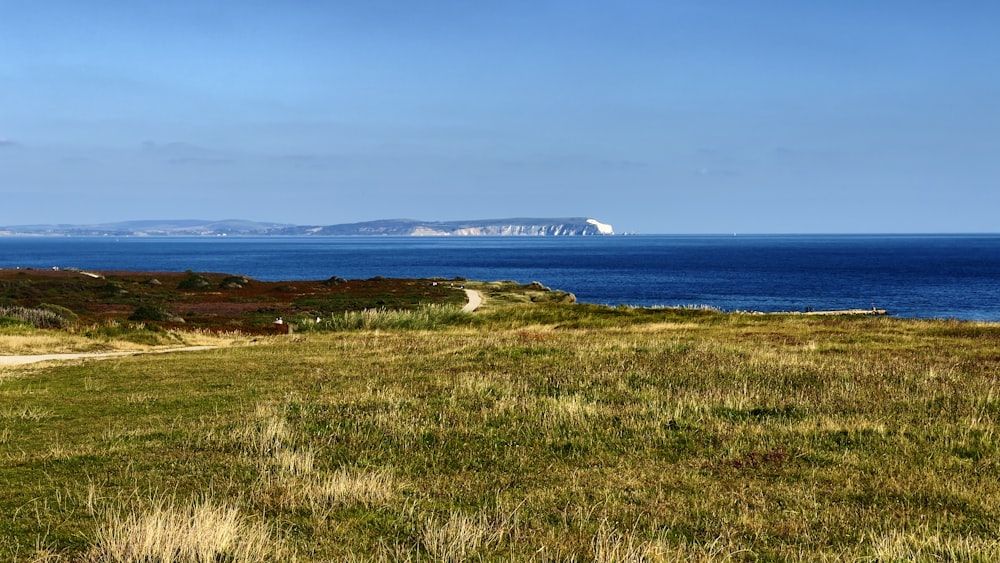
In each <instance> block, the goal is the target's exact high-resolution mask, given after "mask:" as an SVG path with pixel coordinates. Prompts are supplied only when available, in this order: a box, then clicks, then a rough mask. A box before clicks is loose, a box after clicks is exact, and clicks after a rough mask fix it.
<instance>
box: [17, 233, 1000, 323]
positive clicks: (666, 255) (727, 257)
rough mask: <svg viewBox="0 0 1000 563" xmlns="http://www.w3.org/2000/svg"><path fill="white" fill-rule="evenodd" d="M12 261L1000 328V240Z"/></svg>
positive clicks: (98, 241)
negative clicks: (406, 283)
mask: <svg viewBox="0 0 1000 563" xmlns="http://www.w3.org/2000/svg"><path fill="white" fill-rule="evenodd" d="M0 267H4V268H16V267H21V268H28V267H30V268H52V267H60V268H67V267H70V268H72V267H75V268H81V269H86V270H140V271H184V270H195V271H211V272H225V273H232V274H243V275H247V276H250V277H253V278H257V279H261V280H296V279H326V278H329V277H332V276H339V277H342V278H348V279H352V278H369V277H374V276H384V277H421V278H425V277H442V278H453V277H464V278H467V279H475V280H486V281H489V280H500V279H509V280H516V281H520V282H530V281H539V282H541V283H543V284H545V285H547V286H549V287H552V288H555V289H562V290H565V291H570V292H572V293H574V294H576V296H577V298H578V299H579V300H580V301H583V302H588V303H600V304H608V305H619V304H627V305H636V306H676V305H709V306H712V307H716V308H719V309H722V310H726V311H733V310H743V311H764V312H771V311H802V310H805V309H806V308H807V307H810V308H813V309H815V310H823V309H858V308H871V307H872V305H875V306H876V307H878V308H880V309H887V310H888V311H889V313H890V314H891V315H893V316H898V317H920V318H957V319H964V320H982V321H1000V235H871V236H868V235H864V236H862V235H836V236H818V235H801V236H666V235H664V236H652V235H651V236H610V237H475V238H464V237H463V238H457V237H429V238H421V237H324V238H321V239H317V238H307V237H289V238H271V237H268V238H200V237H192V238H117V239H115V238H111V237H102V238H63V237H51V238H50V237H37V238H35V237H3V238H0Z"/></svg>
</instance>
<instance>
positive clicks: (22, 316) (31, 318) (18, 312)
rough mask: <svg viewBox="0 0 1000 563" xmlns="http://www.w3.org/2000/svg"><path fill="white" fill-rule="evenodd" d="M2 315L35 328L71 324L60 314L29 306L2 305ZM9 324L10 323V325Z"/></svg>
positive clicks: (0, 315)
mask: <svg viewBox="0 0 1000 563" xmlns="http://www.w3.org/2000/svg"><path fill="white" fill-rule="evenodd" d="M0 317H7V318H10V319H14V320H16V321H21V322H23V323H27V324H30V325H32V326H34V327H35V328H63V327H64V326H66V325H67V324H69V323H68V322H67V321H66V319H64V318H63V317H61V316H60V315H58V314H56V313H54V312H52V311H49V310H46V309H42V308H35V309H29V308H28V307H19V306H11V307H0ZM8 326H9V325H8Z"/></svg>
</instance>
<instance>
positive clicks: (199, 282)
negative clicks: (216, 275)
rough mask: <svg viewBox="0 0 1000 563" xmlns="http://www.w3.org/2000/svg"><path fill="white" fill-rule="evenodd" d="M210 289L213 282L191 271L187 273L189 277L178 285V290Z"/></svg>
mask: <svg viewBox="0 0 1000 563" xmlns="http://www.w3.org/2000/svg"><path fill="white" fill-rule="evenodd" d="M209 287H212V282H210V281H208V278H206V277H205V276H199V275H198V274H196V273H194V272H192V271H190V270H188V272H187V277H185V278H184V279H182V280H181V281H180V283H178V284H177V289H207V288H209Z"/></svg>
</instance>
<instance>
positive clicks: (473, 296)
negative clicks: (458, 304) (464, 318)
mask: <svg viewBox="0 0 1000 563" xmlns="http://www.w3.org/2000/svg"><path fill="white" fill-rule="evenodd" d="M465 295H466V296H468V298H469V302H468V303H466V304H465V307H462V312H463V313H471V312H473V311H475V310H476V309H478V308H479V306H480V305H482V304H483V294H482V293H479V292H478V291H476V290H475V289H466V290H465Z"/></svg>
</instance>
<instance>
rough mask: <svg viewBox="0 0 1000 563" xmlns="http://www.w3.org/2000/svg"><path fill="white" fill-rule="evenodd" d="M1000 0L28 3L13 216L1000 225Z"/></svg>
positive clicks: (0, 196) (728, 226) (786, 227)
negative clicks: (577, 218) (562, 219)
mask: <svg viewBox="0 0 1000 563" xmlns="http://www.w3.org/2000/svg"><path fill="white" fill-rule="evenodd" d="M998 21H1000V2H995V1H993V0H990V1H985V0H984V1H976V0H958V1H956V2H940V1H938V0H933V1H928V0H909V1H897V0H876V1H861V0H857V1H855V0H846V1H845V0H838V1H833V0H816V1H809V2H803V1H801V0H758V1H755V2H747V1H743V0H739V1H737V0H718V1H709V0H656V1H647V0H633V1H621V0H619V1H610V0H607V1H604V0H593V1H590V0H509V1H495V2H473V1H461V0H422V1H420V2H411V1H403V0H397V1H394V2H390V1H385V0H343V1H338V0H326V1H321V0H287V1H283V2H274V1H262V0H240V1H235V0H196V1H193V0H171V1H170V2H136V1H134V0H93V1H87V2H80V1H78V0H45V1H38V0H0V225H8V226H10V225H28V224H53V223H72V224H94V223H103V222H113V221H124V220H137V219H212V220H216V219H220V220H221V219H236V218H238V219H249V220H256V221H269V222H280V223H292V224H300V225H329V224H337V223H351V222H357V221H367V220H375V219H391V218H412V219H424V220H462V219H489V218H504V217H579V216H584V217H593V218H596V219H599V220H601V221H603V222H606V223H610V224H612V225H613V226H614V227H615V230H616V231H618V232H633V233H644V234H653V233H692V234H694V233H731V232H739V233H886V232H888V233H893V232H907V233H909V232H1000V219H998V217H1000V214H998V211H1000V71H998V69H1000V33H997V25H996V24H997V22H998Z"/></svg>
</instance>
